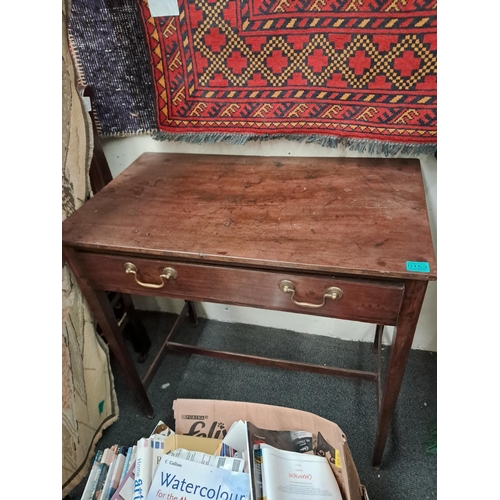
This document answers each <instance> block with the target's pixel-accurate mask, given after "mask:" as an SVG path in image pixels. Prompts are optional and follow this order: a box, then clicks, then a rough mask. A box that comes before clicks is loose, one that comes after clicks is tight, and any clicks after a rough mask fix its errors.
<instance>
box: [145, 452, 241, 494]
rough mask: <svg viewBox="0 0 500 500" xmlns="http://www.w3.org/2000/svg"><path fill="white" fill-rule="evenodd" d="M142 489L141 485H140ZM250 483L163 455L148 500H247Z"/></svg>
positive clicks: (238, 476) (226, 472) (230, 473)
mask: <svg viewBox="0 0 500 500" xmlns="http://www.w3.org/2000/svg"><path fill="white" fill-rule="evenodd" d="M137 486H140V485H137ZM249 495H250V479H249V475H248V474H247V473H245V472H233V471H229V470H226V469H218V468H216V467H209V466H207V465H203V464H199V463H196V462H191V461H189V460H183V459H182V458H177V457H171V456H170V455H164V456H163V458H162V459H161V461H160V463H159V465H158V469H157V470H156V474H155V477H154V478H153V481H152V484H151V488H150V490H149V493H148V495H147V497H146V500H157V499H165V500H167V499H169V500H172V499H174V498H177V499H178V500H180V499H181V498H183V500H205V499H210V500H248V499H249Z"/></svg>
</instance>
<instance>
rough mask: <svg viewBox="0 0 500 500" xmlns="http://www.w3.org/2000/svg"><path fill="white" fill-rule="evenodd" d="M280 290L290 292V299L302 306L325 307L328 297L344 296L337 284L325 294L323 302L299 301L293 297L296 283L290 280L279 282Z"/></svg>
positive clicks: (337, 297)
mask: <svg viewBox="0 0 500 500" xmlns="http://www.w3.org/2000/svg"><path fill="white" fill-rule="evenodd" d="M279 287H280V290H281V291H282V292H283V293H290V294H291V296H290V300H291V301H292V302H293V303H294V304H295V305H297V306H300V307H312V308H318V307H323V306H324V305H325V304H326V299H332V300H339V299H341V298H342V295H343V293H342V290H341V289H340V288H337V287H336V286H331V287H330V288H328V290H327V291H326V293H325V295H323V302H322V303H321V304H310V303H309V302H298V301H296V300H295V299H294V298H293V297H294V295H295V285H294V284H293V283H292V282H291V281H289V280H281V281H280V282H279Z"/></svg>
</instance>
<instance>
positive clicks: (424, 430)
mask: <svg viewBox="0 0 500 500" xmlns="http://www.w3.org/2000/svg"><path fill="white" fill-rule="evenodd" d="M140 314H141V316H142V321H143V324H144V326H145V327H146V329H147V331H148V333H149V335H150V337H151V341H152V343H153V345H152V347H151V351H150V354H149V356H148V359H147V360H146V362H145V363H144V364H139V363H137V369H138V371H139V374H140V375H141V376H142V375H144V373H145V371H146V369H147V365H148V362H149V361H150V360H151V359H152V357H153V356H154V354H155V352H156V349H157V348H158V347H159V346H160V345H161V343H162V342H163V339H164V335H165V332H166V331H168V330H169V329H170V327H171V325H172V324H173V321H174V319H175V317H174V316H173V315H170V314H164V313H153V312H140ZM257 314H258V312H257ZM178 335H179V336H182V341H183V342H186V341H188V342H190V343H192V344H193V345H199V346H203V347H209V348H213V349H223V350H226V351H234V352H239V353H247V354H253V355H263V356H268V357H276V358H282V359H289V360H296V361H302V362H312V363H316V364H326V365H330V366H340V367H344V368H352V369H359V370H370V371H374V370H375V368H376V360H375V356H374V354H373V353H372V346H371V343H366V342H354V341H343V340H338V339H332V338H328V337H323V336H317V335H308V334H300V333H295V332H290V331H286V330H279V329H274V328H262V327H257V326H251V325H243V324H233V323H222V322H217V321H213V320H205V319H200V321H199V325H198V326H197V327H196V328H194V327H192V326H191V325H190V324H189V322H188V321H186V323H185V325H183V327H182V329H181V330H180V331H179V333H178ZM176 338H179V337H176ZM389 352H390V348H389V347H387V348H384V349H383V354H382V357H383V364H385V363H387V360H388V356H389ZM131 353H133V351H132V349H131ZM136 358H137V355H136V354H135V353H133V359H136ZM112 366H113V372H114V374H115V387H116V392H117V396H118V404H119V408H120V418H119V419H118V421H117V422H116V423H114V424H113V425H112V426H110V427H109V428H108V429H106V430H105V431H104V434H103V437H102V438H101V440H100V441H99V443H98V449H104V448H106V447H109V446H111V445H113V444H120V445H126V446H131V445H133V444H135V443H136V441H137V440H138V439H139V438H140V437H143V436H147V435H149V434H150V433H151V431H152V430H153V428H154V426H155V424H156V423H157V422H158V420H163V421H164V422H165V423H166V424H167V425H169V426H170V427H172V428H173V429H174V430H175V425H174V419H173V410H172V402H173V400H175V399H177V398H200V399H221V400H231V401H249V402H255V403H264V404H271V405H279V406H286V407H290V408H296V409H299V410H304V411H309V412H312V413H315V414H316V415H319V416H321V417H323V418H326V419H328V420H331V421H334V422H336V423H337V424H338V425H339V426H340V428H341V429H342V430H343V432H344V433H345V435H346V436H347V441H348V444H349V447H350V449H351V453H352V455H353V458H354V462H355V464H356V467H357V469H358V473H359V476H360V479H361V483H362V484H363V485H364V486H365V487H366V488H367V491H368V494H369V497H370V500H413V499H415V500H417V499H418V500H423V499H432V498H436V497H437V455H436V454H432V453H429V451H428V449H427V445H428V443H429V440H432V434H431V433H430V426H432V425H433V424H434V425H435V423H436V419H437V355H436V353H434V352H426V351H420V350H413V351H412V352H411V354H410V357H409V360H408V365H407V370H406V375H405V378H404V381H403V386H402V388H401V392H400V395H399V400H398V405H397V409H396V413H395V416H394V419H393V422H392V426H391V431H390V434H389V438H388V441H387V445H386V448H385V452H384V457H383V462H382V466H381V468H380V469H379V470H376V469H374V468H373V467H372V466H371V454H372V446H373V443H374V439H375V428H376V392H375V387H376V386H375V384H374V383H372V382H364V381H359V380H351V379H345V378H340V377H332V376H328V375H318V374H313V373H307V372H296V371H292V370H284V369H279V368H272V367H262V366H256V365H251V364H246V363H238V362H235V361H225V360H219V359H216V358H211V357H208V356H199V355H188V354H179V353H173V352H171V353H167V355H166V357H165V358H164V359H163V362H162V364H161V365H160V367H159V369H158V372H157V373H156V375H155V377H154V379H153V381H152V382H151V385H150V387H149V389H148V395H149V397H150V399H151V401H152V404H153V406H154V408H155V417H154V418H153V419H152V420H151V419H149V418H147V417H145V416H144V415H143V414H142V413H141V412H140V410H139V408H138V406H137V404H136V401H135V399H134V397H133V395H132V394H131V391H129V390H128V387H127V386H126V384H125V383H124V380H123V377H122V375H121V372H120V370H119V368H118V367H115V365H114V363H112ZM84 485H85V480H84V481H82V483H80V485H78V486H77V487H76V488H75V489H74V490H73V491H72V492H71V493H70V495H69V497H70V499H71V500H79V499H80V497H81V493H82V491H83V488H84Z"/></svg>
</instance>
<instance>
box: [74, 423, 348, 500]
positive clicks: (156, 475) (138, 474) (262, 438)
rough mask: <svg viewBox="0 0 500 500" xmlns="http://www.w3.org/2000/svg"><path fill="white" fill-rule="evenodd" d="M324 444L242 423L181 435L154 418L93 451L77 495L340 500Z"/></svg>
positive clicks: (100, 499)
mask: <svg viewBox="0 0 500 500" xmlns="http://www.w3.org/2000/svg"><path fill="white" fill-rule="evenodd" d="M318 442H319V443H320V446H319V447H318ZM325 444H326V445H327V443H324V442H323V443H322V437H321V435H318V436H316V435H314V434H312V433H310V432H306V431H301V430H291V431H274V430H268V429H260V428H258V427H256V426H255V425H253V424H252V423H251V422H243V421H238V422H235V423H234V424H233V426H232V427H231V428H230V430H229V431H228V433H227V435H226V436H225V437H224V439H222V440H219V439H213V438H206V437H195V436H180V435H176V434H175V432H174V431H173V430H172V429H170V428H169V427H168V426H167V425H165V424H164V423H163V422H162V421H160V422H158V425H157V426H156V427H155V429H154V430H153V432H152V433H151V435H150V436H148V437H142V438H140V439H139V440H138V441H137V442H136V443H135V444H134V445H132V446H128V447H127V446H119V445H115V446H112V447H111V448H106V449H105V450H98V451H97V453H96V455H95V458H94V462H93V465H92V468H91V471H90V473H89V476H88V478H87V482H86V485H85V489H84V491H83V494H82V497H81V500H137V499H145V500H157V499H165V500H172V499H177V500H196V499H198V500H205V499H209V500H304V498H307V499H308V500H314V499H316V498H318V499H319V498H321V499H323V498H324V497H327V498H329V499H330V500H342V496H341V493H340V489H339V486H338V483H337V480H336V479H335V476H334V474H333V472H332V469H331V467H330V465H329V461H330V462H332V463H335V460H338V456H335V450H333V449H332V448H331V447H328V445H327V446H326V448H325ZM325 449H328V451H330V452H331V453H330V454H329V456H328V457H327V456H325V452H324V450H325Z"/></svg>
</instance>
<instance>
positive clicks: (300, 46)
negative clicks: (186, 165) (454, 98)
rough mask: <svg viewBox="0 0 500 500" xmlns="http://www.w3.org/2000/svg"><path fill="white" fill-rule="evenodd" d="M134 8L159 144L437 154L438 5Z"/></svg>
mask: <svg viewBox="0 0 500 500" xmlns="http://www.w3.org/2000/svg"><path fill="white" fill-rule="evenodd" d="M138 1H139V4H140V12H141V16H142V20H143V23H144V28H145V32H146V38H147V44H148V46H149V55H150V58H151V64H152V71H153V80H154V87H155V100H156V114H157V121H158V131H159V132H157V133H156V134H155V137H156V138H158V139H169V140H187V141H191V142H205V141H218V140H229V141H231V142H234V143H243V142H245V141H246V140H248V139H255V138H261V139H269V138H273V137H287V138H289V139H298V140H304V139H305V140H307V141H309V142H317V143H320V144H323V145H325V146H337V144H338V143H339V142H340V141H342V142H343V143H344V144H346V145H347V146H349V147H351V148H353V149H357V150H364V149H365V148H367V149H368V150H370V151H376V152H384V153H386V154H388V153H396V152H398V151H402V152H404V153H415V154H418V153H432V152H434V151H435V148H436V139H437V138H436V115H437V110H436V80H437V49H436V38H437V36H436V25H437V11H436V1H435V0H432V1H430V0H382V1H380V0H189V1H187V0H179V11H180V15H179V16H178V17H157V18H152V17H151V15H150V12H149V9H148V4H147V0H138Z"/></svg>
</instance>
